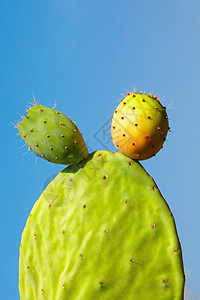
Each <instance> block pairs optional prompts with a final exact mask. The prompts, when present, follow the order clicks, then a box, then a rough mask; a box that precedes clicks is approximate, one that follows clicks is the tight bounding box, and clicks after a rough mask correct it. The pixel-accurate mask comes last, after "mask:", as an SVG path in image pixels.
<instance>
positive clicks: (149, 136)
mask: <svg viewBox="0 0 200 300" xmlns="http://www.w3.org/2000/svg"><path fill="white" fill-rule="evenodd" d="M168 129H169V123H168V117H167V113H166V109H165V108H164V107H163V106H162V105H161V103H160V101H159V99H158V98H156V97H154V96H152V95H149V96H147V95H146V94H142V93H139V94H137V93H136V92H134V93H128V96H127V97H126V98H125V99H124V100H123V101H122V102H121V103H120V104H119V106H118V107H117V108H116V110H115V112H114V115H113V119H112V126H111V136H112V141H113V143H114V145H115V147H116V148H117V149H118V150H119V151H120V152H122V153H123V154H125V155H127V156H129V157H131V158H133V159H138V160H144V159H148V158H151V157H152V156H155V155H156V153H157V152H158V151H159V150H160V149H161V148H162V146H163V143H164V141H165V140H166V136H167V132H168Z"/></svg>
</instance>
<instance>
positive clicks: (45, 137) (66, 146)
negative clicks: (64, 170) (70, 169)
mask: <svg viewBox="0 0 200 300" xmlns="http://www.w3.org/2000/svg"><path fill="white" fill-rule="evenodd" d="M18 129H19V134H20V136H21V137H22V138H23V139H24V141H25V142H26V143H27V144H28V146H29V147H30V148H29V149H31V150H32V151H33V152H34V153H35V154H36V155H38V156H40V157H42V158H44V159H46V160H48V161H50V162H53V163H56V164H64V165H74V164H77V163H79V162H80V161H81V160H83V159H84V158H85V157H87V155H88V149H87V147H86V145H85V142H84V139H83V137H82V135H81V133H80V131H79V130H78V128H77V126H76V125H75V123H74V122H72V121H71V120H70V119H69V118H68V117H66V116H65V115H64V114H62V113H61V112H59V111H58V110H56V109H54V108H52V109H51V108H47V107H45V106H43V105H39V104H37V103H36V105H34V106H33V107H31V109H30V110H29V112H28V115H27V116H26V117H24V118H23V121H22V122H21V123H18Z"/></svg>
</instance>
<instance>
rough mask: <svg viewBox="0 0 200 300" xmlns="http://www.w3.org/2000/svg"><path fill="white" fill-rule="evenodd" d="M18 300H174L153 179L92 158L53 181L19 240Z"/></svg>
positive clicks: (123, 163)
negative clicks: (19, 297)
mask: <svg viewBox="0 0 200 300" xmlns="http://www.w3.org/2000/svg"><path fill="white" fill-rule="evenodd" d="M19 290H20V296H21V300H42V299H46V300H111V299H112V300H115V299H118V300H119V299H120V300H154V299H155V300H172V299H173V300H181V299H183V290H184V271H183V263H182V253H181V246H180V243H179V240H178V236H177V232H176V227H175V223H174V219H173V216H172V214H171V212H170V210H169V207H168V205H167V204H166V202H165V200H164V199H163V197H162V195H161V194H160V192H159V189H158V188H157V186H156V184H155V182H154V181H153V179H152V178H151V177H150V176H149V175H148V174H147V173H146V171H145V170H144V169H143V167H142V166H141V165H140V164H139V163H138V162H137V161H134V160H132V159H130V158H128V157H126V156H125V155H123V154H121V153H112V152H107V151H98V152H95V153H93V154H90V155H89V156H88V157H87V158H86V159H85V160H84V161H82V162H81V163H79V164H78V165H76V166H70V167H68V168H66V169H65V170H63V171H62V172H61V173H59V174H58V175H57V177H56V178H55V179H54V180H53V181H52V182H51V183H50V184H49V185H48V187H47V188H46V190H45V191H44V192H43V194H42V195H41V197H40V198H39V200H38V201H37V202H36V204H35V205H34V207H33V209H32V212H31V214H30V216H29V218H28V221H27V224H26V227H25V229H24V232H23V235H22V241H21V246H20V261H19Z"/></svg>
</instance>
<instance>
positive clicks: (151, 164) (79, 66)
mask: <svg viewBox="0 0 200 300" xmlns="http://www.w3.org/2000/svg"><path fill="white" fill-rule="evenodd" d="M199 54H200V2H199V1H198V0H192V1H191V0H166V1H164V0H151V1H149V0H138V1H136V0H123V1H122V0H121V1H119V0H101V1H95V0H87V1H83V0H70V1H68V0H43V1H39V0H34V1H33V0H28V1H27V0H19V1H16V0H0V101H1V155H0V166H1V175H0V176H1V180H0V188H1V199H0V204H1V209H0V231H1V232H0V236H1V239H0V241H1V247H0V257H1V261H0V268H1V272H0V299H1V300H15V299H19V295H18V257H19V245H20V238H21V233H22V230H23V228H24V226H25V222H26V219H27V217H28V215H29V212H30V210H31V208H32V206H33V205H34V203H35V201H36V200H37V198H38V197H39V196H40V194H41V192H42V190H43V187H44V186H45V185H46V184H47V182H48V180H49V179H48V177H49V176H50V175H53V174H55V173H58V172H59V171H60V170H62V169H63V167H62V166H59V165H53V164H48V163H47V162H46V161H44V160H42V159H38V160H37V163H36V162H35V156H34V155H33V154H31V153H27V154H25V155H24V153H25V152H27V147H26V146H25V147H23V148H21V149H20V147H21V146H23V141H22V140H21V139H20V137H18V136H17V135H16V134H17V130H16V129H15V128H14V127H13V125H12V124H11V122H12V123H15V124H16V123H17V121H19V120H20V115H25V113H26V112H25V105H27V104H28V102H32V101H33V95H34V96H35V97H36V98H37V99H39V100H40V103H41V104H44V105H46V106H50V107H52V106H53V105H54V103H55V102H56V103H57V108H58V109H59V110H61V111H63V112H64V113H65V114H66V115H68V116H70V117H71V118H72V120H74V121H76V122H77V125H78V127H79V128H80V130H81V132H82V133H83V135H84V138H85V140H86V141H87V145H88V147H89V148H90V150H91V151H92V150H100V149H106V148H108V149H110V150H114V146H113V145H112V142H111V141H110V140H109V139H108V140H107V138H105V136H103V134H102V131H100V132H99V133H98V139H99V140H100V141H98V140H97V138H96V137H97V136H96V135H95V134H96V133H97V132H98V130H99V129H100V128H101V127H102V126H104V124H105V126H108V123H107V121H108V120H109V119H110V118H111V116H112V114H113V112H114V109H115V107H116V105H117V104H118V103H119V99H120V98H121V97H122V96H121V94H125V93H126V91H127V90H132V89H133V87H134V86H135V87H136V88H137V89H139V88H140V89H142V90H143V89H145V91H147V92H151V91H154V92H155V94H156V95H157V96H160V97H161V98H163V103H164V104H165V105H166V106H167V107H168V114H169V118H170V126H171V128H172V132H171V133H170V134H169V135H168V138H167V142H166V144H165V147H164V149H163V150H162V151H161V152H160V153H159V154H158V155H157V156H156V157H155V158H152V159H150V160H148V161H145V162H143V163H142V164H143V166H144V167H145V168H146V169H147V171H148V172H149V173H150V174H151V175H152V176H153V177H154V179H155V180H156V182H157V184H158V186H159V188H160V190H161V192H162V194H163V195H164V197H165V198H166V200H167V202H168V204H169V206H170V208H171V210H172V212H173V214H174V216H175V220H176V224H177V229H178V233H179V237H180V241H181V244H182V248H183V256H184V265H185V270H186V276H187V296H186V299H190V300H198V299H200V285H199V283H200V280H199V269H200V258H199V253H200V237H199V236H200V234H199V230H200V216H199V214H200V190H199V186H200V158H199V153H200V135H199V118H200V107H199V99H200V96H199V85H200V76H199V70H200V55H199ZM2 127H3V128H2ZM101 142H102V143H103V145H102V144H101Z"/></svg>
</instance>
